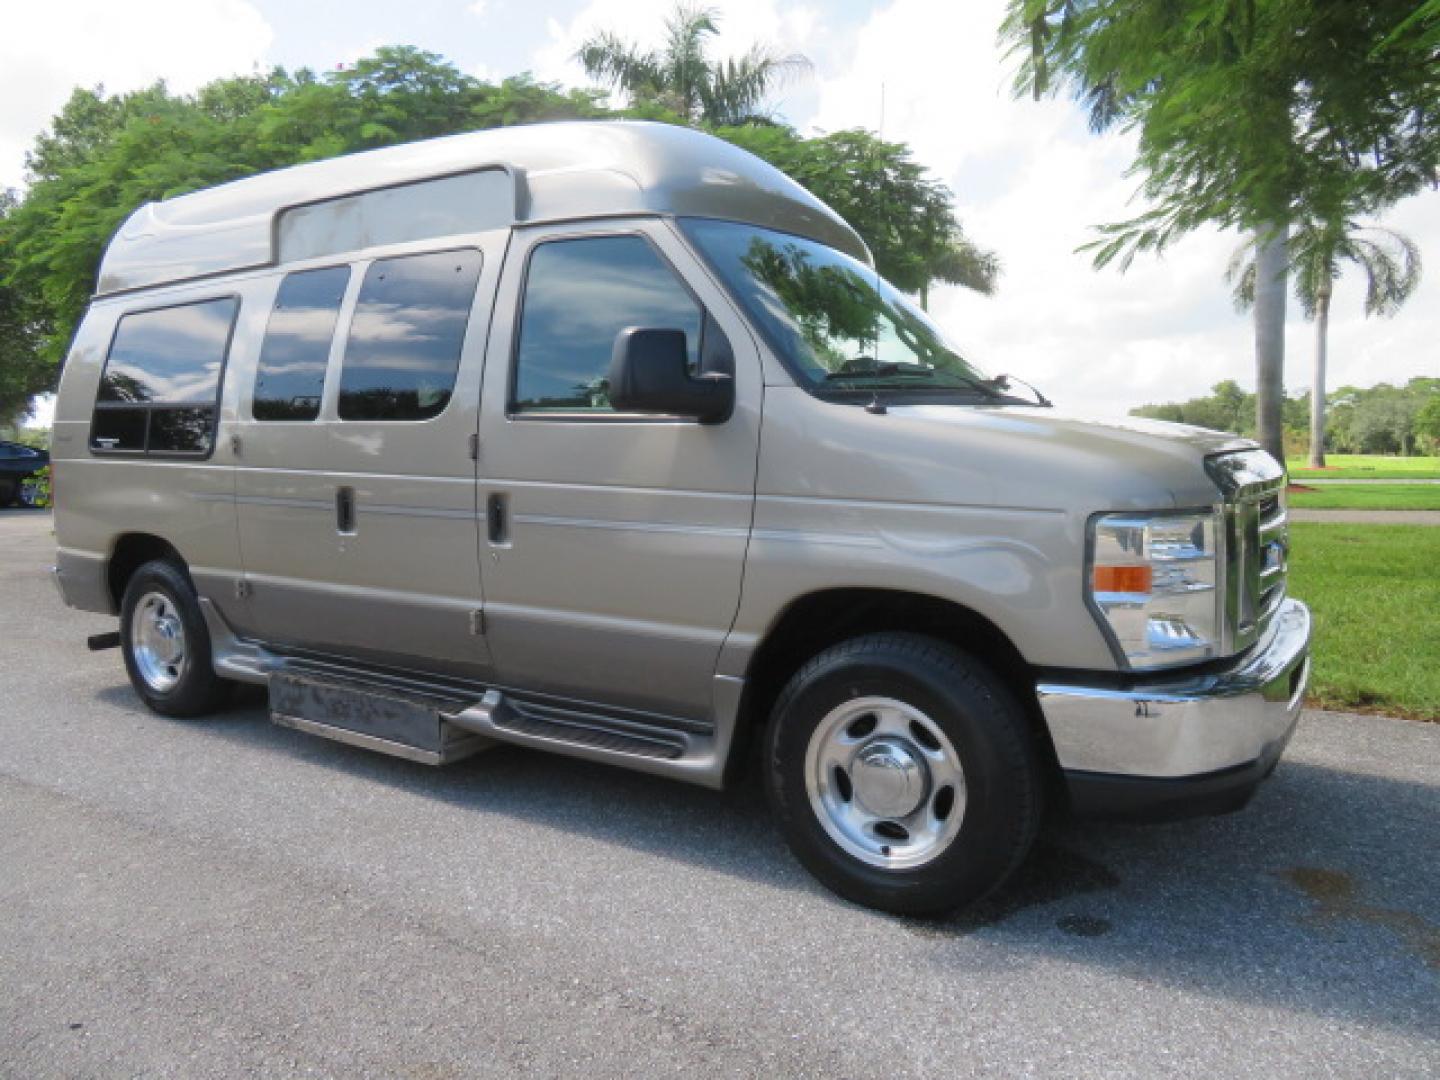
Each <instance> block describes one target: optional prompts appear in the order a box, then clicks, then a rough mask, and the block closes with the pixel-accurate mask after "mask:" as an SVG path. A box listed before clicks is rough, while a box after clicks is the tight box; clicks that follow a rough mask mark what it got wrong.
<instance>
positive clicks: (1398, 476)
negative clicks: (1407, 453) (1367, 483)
mask: <svg viewBox="0 0 1440 1080" xmlns="http://www.w3.org/2000/svg"><path fill="white" fill-rule="evenodd" d="M1285 465H1286V468H1288V469H1289V470H1290V479H1292V480H1295V481H1298V482H1300V483H1302V484H1303V483H1304V482H1305V479H1306V477H1311V476H1313V477H1317V478H1320V479H1325V480H1434V479H1440V457H1390V456H1389V455H1386V454H1326V455H1325V465H1326V467H1325V468H1323V469H1307V468H1306V467H1305V457H1304V455H1303V454H1302V455H1300V456H1298V457H1292V458H1287V459H1286V461H1285Z"/></svg>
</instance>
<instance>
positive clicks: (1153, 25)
mask: <svg viewBox="0 0 1440 1080" xmlns="http://www.w3.org/2000/svg"><path fill="white" fill-rule="evenodd" d="M1426 6H1427V7H1432V6H1433V5H1430V4H1427V5H1426ZM1416 7H1417V5H1416V3H1415V0H1367V2H1366V3H1354V2H1353V0H1009V7H1008V9H1007V16H1006V19H1005V22H1004V24H1003V26H1002V31H1001V32H1002V35H1003V36H1004V37H1005V38H1006V39H1008V40H1009V41H1010V42H1011V44H1012V46H1013V47H1014V48H1015V49H1016V50H1017V51H1018V52H1019V53H1020V55H1021V62H1020V70H1019V74H1018V76H1017V90H1021V91H1024V90H1028V91H1031V92H1033V93H1034V94H1035V95H1036V96H1039V95H1041V94H1044V93H1046V92H1048V91H1050V90H1051V89H1053V88H1055V87H1059V86H1065V87H1068V88H1070V89H1071V90H1072V91H1073V92H1074V93H1075V94H1076V95H1077V97H1078V98H1079V99H1080V100H1081V101H1082V102H1083V103H1084V104H1085V106H1086V107H1087V109H1088V111H1089V115H1090V121H1091V124H1092V126H1093V127H1095V128H1096V129H1097V130H1102V129H1106V128H1111V127H1120V128H1124V129H1128V130H1133V131H1135V132H1136V133H1137V135H1138V150H1137V155H1136V161H1135V169H1136V171H1137V172H1139V173H1141V174H1142V175H1143V177H1144V179H1143V182H1142V184H1141V191H1142V193H1143V194H1144V195H1145V196H1146V198H1147V199H1148V200H1149V201H1150V202H1151V204H1152V206H1151V208H1150V209H1149V210H1147V211H1145V212H1143V213H1142V214H1140V215H1139V216H1137V217H1135V218H1133V219H1131V220H1129V221H1123V222H1118V223H1113V224H1110V225H1106V226H1103V227H1102V230H1101V238H1100V239H1099V240H1097V241H1096V243H1095V244H1094V245H1092V250H1093V251H1094V253H1095V259H1096V263H1097V264H1098V265H1104V264H1106V263H1109V262H1111V261H1115V260H1118V262H1119V265H1120V266H1121V267H1122V268H1124V267H1126V266H1128V264H1129V262H1130V260H1131V259H1133V258H1134V256H1135V255H1136V254H1137V253H1140V252H1147V251H1153V252H1159V251H1163V250H1164V249H1165V248H1166V247H1167V246H1169V245H1170V244H1171V243H1173V242H1174V240H1175V239H1176V238H1178V237H1179V236H1181V235H1183V234H1185V233H1188V232H1190V231H1191V230H1193V229H1195V228H1197V227H1199V226H1200V225H1202V224H1206V223H1209V224H1214V225H1218V226H1220V227H1222V228H1238V229H1240V230H1242V231H1244V232H1247V233H1249V234H1251V235H1252V237H1253V239H1254V244H1255V249H1256V254H1255V259H1256V280H1255V292H1254V295H1255V302H1254V312H1255V341H1256V379H1257V391H1258V392H1257V406H1256V408H1257V430H1258V434H1259V438H1260V440H1261V442H1262V443H1263V444H1264V445H1265V446H1266V448H1267V449H1269V450H1270V451H1271V452H1272V453H1276V454H1279V453H1280V452H1281V449H1282V448H1281V411H1280V403H1281V398H1282V396H1283V364H1284V314H1285V295H1286V287H1285V276H1286V271H1287V259H1286V250H1287V237H1288V234H1289V231H1290V228H1291V225H1292V224H1293V223H1295V222H1297V221H1304V220H1306V218H1307V217H1316V218H1319V219H1321V220H1337V219H1339V220H1348V219H1351V218H1355V217H1361V216H1365V215H1369V214H1374V213H1376V212H1377V211H1378V210H1380V209H1382V208H1383V207H1385V206H1387V205H1389V204H1390V203H1392V202H1394V201H1396V200H1397V199H1399V198H1402V197H1404V196H1406V195H1408V194H1411V193H1412V192H1414V191H1416V190H1418V189H1419V188H1420V187H1421V186H1423V185H1425V184H1427V183H1429V182H1431V181H1432V180H1433V178H1434V175H1435V170H1436V166H1437V164H1440V135H1437V125H1436V124H1435V123H1434V122H1433V119H1432V118H1433V117H1434V115H1435V112H1436V108H1437V103H1440V65H1436V64H1435V62H1434V46H1433V43H1431V44H1427V43H1426V35H1427V34H1428V33H1430V32H1431V31H1432V30H1433V29H1434V27H1433V20H1432V21H1426V19H1425V18H1420V19H1418V20H1417V19H1416ZM1432 14H1433V12H1432Z"/></svg>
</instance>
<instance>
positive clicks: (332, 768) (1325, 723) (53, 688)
mask: <svg viewBox="0 0 1440 1080" xmlns="http://www.w3.org/2000/svg"><path fill="white" fill-rule="evenodd" d="M52 550H53V540H52V537H51V535H50V523H49V519H48V516H47V515H45V514H42V513H38V512H33V511H32V512H25V511H7V512H0V627H3V628H4V632H3V634H0V1074H3V1075H6V1076H15V1077H26V1078H35V1077H45V1076H117V1075H124V1076H140V1075H143V1076H185V1077H197V1076H231V1075H239V1074H247V1075H256V1074H259V1075H286V1076H290V1075H297V1074H307V1075H322V1076H324V1075H359V1074H373V1075H388V1076H406V1077H423V1078H438V1077H451V1076H455V1077H459V1076H474V1075H513V1074H514V1073H516V1072H517V1071H520V1070H529V1071H532V1072H538V1073H542V1074H549V1075H554V1074H580V1073H583V1074H585V1075H588V1076H614V1075H621V1074H628V1075H646V1076H648V1075H673V1074H680V1073H686V1074H690V1075H707V1076H708V1075H735V1076H760V1075H763V1076H821V1075H827V1076H854V1077H870V1076H877V1077H878V1076H886V1077H889V1076H900V1075H916V1076H922V1075H927V1076H940V1075H945V1076H995V1077H1014V1076H1075V1077H1081V1076H1083V1077H1097V1076H1113V1077H1122V1076H1144V1077H1153V1076H1162V1075H1163V1076H1167V1077H1196V1078H1201V1077H1204V1078H1210V1077H1229V1076H1256V1077H1274V1076H1353V1077H1374V1076H1390V1077H1394V1076H1425V1075H1433V1074H1435V1073H1437V1072H1440V726H1434V725H1423V724H1415V723H1407V722H1403V721H1396V720H1389V719H1383V718H1375V717H1355V716H1342V715H1335V714H1307V715H1306V716H1305V718H1304V719H1303V721H1302V723H1301V727H1300V729H1299V732H1298V734H1297V736H1296V738H1295V741H1294V743H1293V744H1292V745H1291V748H1290V750H1289V752H1288V753H1287V755H1286V757H1285V759H1284V760H1283V761H1282V763H1281V765H1280V768H1279V770H1278V772H1277V773H1276V775H1275V776H1274V778H1273V779H1272V780H1271V781H1270V782H1269V783H1268V784H1267V785H1266V786H1265V787H1264V788H1263V789H1262V791H1261V792H1260V794H1259V795H1258V796H1257V798H1256V800H1255V802H1254V803H1253V804H1252V805H1251V806H1250V807H1249V808H1248V809H1247V810H1245V811H1243V812H1241V813H1239V814H1235V815H1231V816H1228V817H1223V818H1212V819H1206V820H1200V821H1192V822H1187V823H1178V824H1171V825H1164V826H1148V827H1140V826H1121V825H1114V824H1108V825H1099V824H1067V825H1063V826H1057V827H1053V828H1051V829H1050V830H1048V831H1047V833H1046V834H1045V835H1044V836H1043V838H1042V841H1041V844H1040V847H1039V849H1038V850H1037V852H1036V854H1035V857H1034V858H1033V859H1032V860H1031V862H1030V863H1029V864H1028V865H1027V866H1026V867H1025V868H1024V869H1023V870H1022V871H1021V872H1020V874H1019V875H1018V877H1017V878H1016V879H1015V880H1014V881H1013V882H1012V883H1011V884H1010V885H1009V886H1008V887H1007V888H1006V889H1005V890H1004V891H1003V893H1002V894H1001V895H999V896H998V897H996V898H994V899H993V900H991V901H989V902H987V903H986V904H985V905H984V906H983V907H982V908H981V909H980V910H978V911H974V912H971V913H969V914H967V915H964V916H957V917H953V918H950V919H946V920H943V921H937V922H920V921H911V920H902V919H896V918H892V917H888V916H884V915H879V914H876V913H873V912H870V911H866V910H864V909H861V908H858V907H854V906H852V905H850V904H847V903H845V902H843V901H841V900H838V899H836V898H835V897H833V896H831V895H830V894H829V893H827V892H825V891H824V890H823V889H822V888H821V887H820V886H818V885H817V884H815V883H814V882H813V881H812V880H811V879H810V878H809V877H808V876H807V875H806V873H805V872H804V871H803V870H802V869H801V868H800V867H799V866H798V865H797V864H796V863H795V862H794V861H793V860H792V859H791V857H790V856H789V854H788V853H787V851H786V850H785V847H784V845H783V843H782V842H781V840H780V837H779V836H778V835H777V833H776V832H775V831H774V829H772V827H771V826H770V823H769V821H768V819H767V816H766V813H765V810H764V806H763V800H762V799H761V798H760V797H759V794H758V792H757V791H756V790H755V789H754V787H753V786H749V787H745V788H742V789H740V790H737V791H733V792H727V793H724V794H717V793H713V792H709V791H704V790H700V789H696V788H690V787H686V786H682V785H679V784H675V783H670V782H664V781H659V780H654V779H650V778H647V777H644V776H640V775H637V774H631V773H626V772H621V771H618V770H615V769H609V768H604V767H601V766H596V765H589V764H585V763H581V762H577V761H571V760H567V759H564V758H560V757H553V756H546V755H541V754H537V753H531V752H526V751H521V750H517V749H510V748H500V749H496V750H493V751H490V752H488V753H485V754H481V755H480V756H478V757H476V758H472V759H470V760H468V761H466V762H464V763H462V764H459V765H456V766H452V767H450V768H447V769H444V770H434V769H429V768H427V767H425V766H422V765H415V764H411V763H408V762H405V761H399V760H395V759H391V758H386V757H380V756H378V755H373V754H370V753H367V752H365V751H362V750H357V749H352V748H350V747H346V746H341V745H338V744H335V743H330V742H326V741H323V740H319V739H315V738H312V737H309V736H306V735H302V734H300V733H298V732H294V731H290V730H287V729H283V728H278V727H275V726H273V725H271V724H270V723H269V722H268V720H267V714H266V712H265V710H264V707H263V697H261V696H259V695H257V694H255V693H251V694H250V695H248V696H244V697H242V699H241V700H240V701H239V702H238V703H237V705H236V706H235V707H234V708H233V709H231V710H230V711H227V712H225V713H224V714H223V715H220V716H217V717H215V718H213V719H210V720H205V721H188V722H182V721H174V720H166V719H163V718H160V717H157V716H154V715H151V714H150V713H148V712H146V711H145V710H144V709H143V708H141V707H140V705H139V704H138V703H137V701H136V699H135V698H134V696H133V695H132V693H131V691H130V688H129V685H128V683H127V682H126V680H125V674H124V669H123V666H122V664H121V661H120V656H119V654H118V653H117V652H114V651H110V652H101V653H94V654H92V653H89V652H87V651H86V649H85V636H86V635H87V634H91V633H96V632H99V631H103V630H109V629H113V627H114V620H113V619H107V618H104V617H102V616H96V615H89V614H83V613H79V612H74V611H70V610H68V609H65V608H63V607H62V606H61V605H60V602H59V600H58V598H57V596H56V594H55V592H54V590H53V589H52V588H51V586H50V583H49V582H48V581H47V580H46V579H45V571H44V567H45V566H46V565H47V564H48V563H49V562H50V561H51V560H52Z"/></svg>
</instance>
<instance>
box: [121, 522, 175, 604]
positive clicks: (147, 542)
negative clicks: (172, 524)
mask: <svg viewBox="0 0 1440 1080" xmlns="http://www.w3.org/2000/svg"><path fill="white" fill-rule="evenodd" d="M155 559H169V560H170V561H171V562H174V563H178V564H179V565H180V566H181V567H184V566H185V560H184V559H182V558H181V557H180V553H179V552H178V551H176V550H175V548H174V545H172V544H171V543H170V542H169V541H167V540H162V539H160V537H158V536H151V535H150V534H149V533H126V534H125V535H124V536H122V537H120V539H119V540H117V541H116V542H115V550H114V551H113V552H111V553H110V566H109V568H108V570H107V574H108V578H109V583H110V597H111V599H112V600H114V601H115V610H116V611H119V610H120V600H121V598H122V597H123V596H124V595H125V586H127V585H129V584H130V576H131V575H132V574H134V573H135V571H136V570H139V569H140V567H142V566H144V565H145V564H146V563H147V562H151V561H153V560H155Z"/></svg>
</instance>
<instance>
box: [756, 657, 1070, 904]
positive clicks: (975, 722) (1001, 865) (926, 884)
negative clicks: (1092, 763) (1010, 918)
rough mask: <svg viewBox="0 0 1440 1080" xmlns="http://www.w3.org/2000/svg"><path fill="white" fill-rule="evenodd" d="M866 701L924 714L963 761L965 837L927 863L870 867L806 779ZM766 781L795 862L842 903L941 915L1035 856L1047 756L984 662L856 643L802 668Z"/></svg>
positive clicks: (777, 726) (778, 724)
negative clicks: (828, 819)
mask: <svg viewBox="0 0 1440 1080" xmlns="http://www.w3.org/2000/svg"><path fill="white" fill-rule="evenodd" d="M867 697H883V698H888V699H892V700H894V701H898V702H900V703H902V704H903V705H905V706H908V707H910V708H912V709H915V710H918V711H919V712H920V713H923V714H924V716H925V717H926V718H927V719H928V720H929V721H930V722H932V723H933V725H934V726H935V727H938V728H939V729H940V732H941V734H943V735H944V736H945V738H947V739H948V740H949V741H950V743H951V744H952V746H953V749H954V751H955V753H956V755H958V759H959V764H960V767H961V770H962V771H963V780H964V796H965V802H964V806H963V812H962V814H961V816H960V820H959V824H958V832H956V833H954V835H953V837H952V838H950V839H948V841H947V840H944V839H943V838H942V839H939V840H937V841H936V847H935V849H934V850H935V852H936V853H935V854H934V855H933V856H931V857H929V859H928V861H926V862H924V863H923V865H917V866H913V867H905V868H900V869H895V868H891V867H888V866H884V865H871V863H868V862H866V861H863V860H862V858H860V857H857V856H856V855H855V854H852V853H851V852H849V851H847V850H846V849H845V848H844V847H842V846H841V844H840V843H839V842H838V841H837V840H836V839H835V838H834V837H832V835H831V833H830V832H829V831H827V828H826V825H825V824H823V823H822V820H821V814H823V813H824V810H823V809H817V808H816V807H815V806H814V805H813V804H812V801H811V797H810V793H809V788H807V783H806V770H807V762H806V754H807V750H808V749H809V747H810V741H811V738H812V736H815V735H816V733H817V730H818V729H819V728H820V727H821V724H822V722H823V721H825V720H826V718H827V717H829V716H832V715H837V713H836V712H835V711H836V710H842V709H843V708H844V707H845V706H846V703H847V702H854V701H856V700H858V699H862V698H867ZM820 737H821V738H822V739H823V735H822V736H820ZM926 775H927V776H928V775H929V774H928V773H927V774H926ZM765 779H766V788H767V793H768V795H769V798H770V804H771V807H772V809H773V811H774V814H775V817H776V819H777V821H778V823H779V826H780V829H781V831H782V832H783V834H784V836H785V839H786V840H787V842H788V843H789V845H790V848H791V850H792V851H793V852H794V853H795V856H796V858H798V859H799V860H800V862H801V863H803V864H804V866H805V867H806V868H807V869H808V870H809V871H810V872H811V873H812V874H814V875H815V876H816V877H817V878H819V879H820V881H821V882H823V883H824V884H825V885H826V886H828V887H829V888H831V889H833V890H834V891H835V892H837V893H839V894H840V895H841V896H843V897H845V898H847V899H849V900H853V901H855V902H856V903H859V904H864V905H866V906H867V907H873V908H878V909H880V910H882V911H888V912H892V913H895V914H899V915H937V914H941V913H944V912H947V911H951V910H954V909H956V908H960V907H963V906H965V905H967V904H971V903H974V902H975V901H977V900H979V899H981V898H982V897H984V896H985V895H986V894H988V893H990V892H992V891H993V890H994V889H996V888H998V887H999V886H1000V885H1001V884H1002V883H1003V882H1004V881H1005V879H1006V878H1007V877H1009V876H1010V874H1011V873H1012V872H1014V870H1015V869H1016V868H1017V867H1018V866H1019V865H1020V864H1021V862H1023V861H1024V859H1025V856H1026V855H1027V854H1028V853H1029V851H1030V847H1031V845H1032V843H1033V842H1034V839H1035V833H1036V831H1037V830H1038V828H1039V825H1040V818H1041V813H1042V809H1043V807H1042V802H1043V794H1042V791H1043V785H1042V776H1041V769H1040V766H1039V758H1038V755H1037V753H1036V750H1035V747H1034V739H1033V736H1032V734H1031V730H1030V725H1029V723H1028V721H1027V718H1026V715H1025V712H1024V710H1023V708H1022V707H1021V706H1020V703H1019V702H1018V701H1017V700H1016V698H1015V696H1014V694H1013V693H1011V691H1010V690H1009V689H1008V687H1007V686H1006V685H1005V683H1004V682H1003V681H1002V680H1001V679H999V678H998V677H997V676H996V675H995V674H994V673H993V672H992V671H991V670H990V669H989V668H987V667H986V666H985V665H984V664H982V663H980V662H979V661H978V660H976V659H975V658H973V657H971V656H969V655H967V654H966V653H964V652H962V651H960V650H959V649H956V648H954V647H953V646H951V645H948V644H946V643H945V642H942V641H938V640H936V639H934V638H929V637H924V636H921V635H918V634H904V633H881V634H871V635H867V636H865V637H859V638H855V639H853V640H851V641H846V642H843V643H841V644H839V645H836V646H834V647H832V648H829V649H827V650H825V651H824V652H822V653H821V654H820V655H818V656H816V657H815V658H814V659H812V660H811V661H809V662H808V663H807V664H806V665H805V666H804V667H802V668H801V669H800V670H799V671H798V672H796V674H795V675H794V677H792V678H791V680H790V681H789V683H788V684H787V685H786V686H785V689H784V690H783V691H782V692H781V694H780V696H779V698H778V699H777V701H776V703H775V709H774V712H773V714H772V716H771V722H770V731H769V738H768V747H767V754H766V769H765ZM846 790H847V791H848V786H847V788H846ZM926 790H927V791H928V790H930V788H929V787H927V788H926ZM855 794H856V797H858V796H859V794H860V792H859V790H858V789H857V790H856V792H855ZM849 797H850V796H849V795H848V794H847V795H845V796H844V798H846V799H848V798H849ZM927 797H929V796H927ZM922 805H924V803H923V802H922ZM942 845H943V846H942ZM882 851H883V854H884V855H885V856H888V855H889V854H890V850H889V849H888V848H886V849H882ZM873 857H875V856H874V854H873V853H872V858H873Z"/></svg>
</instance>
